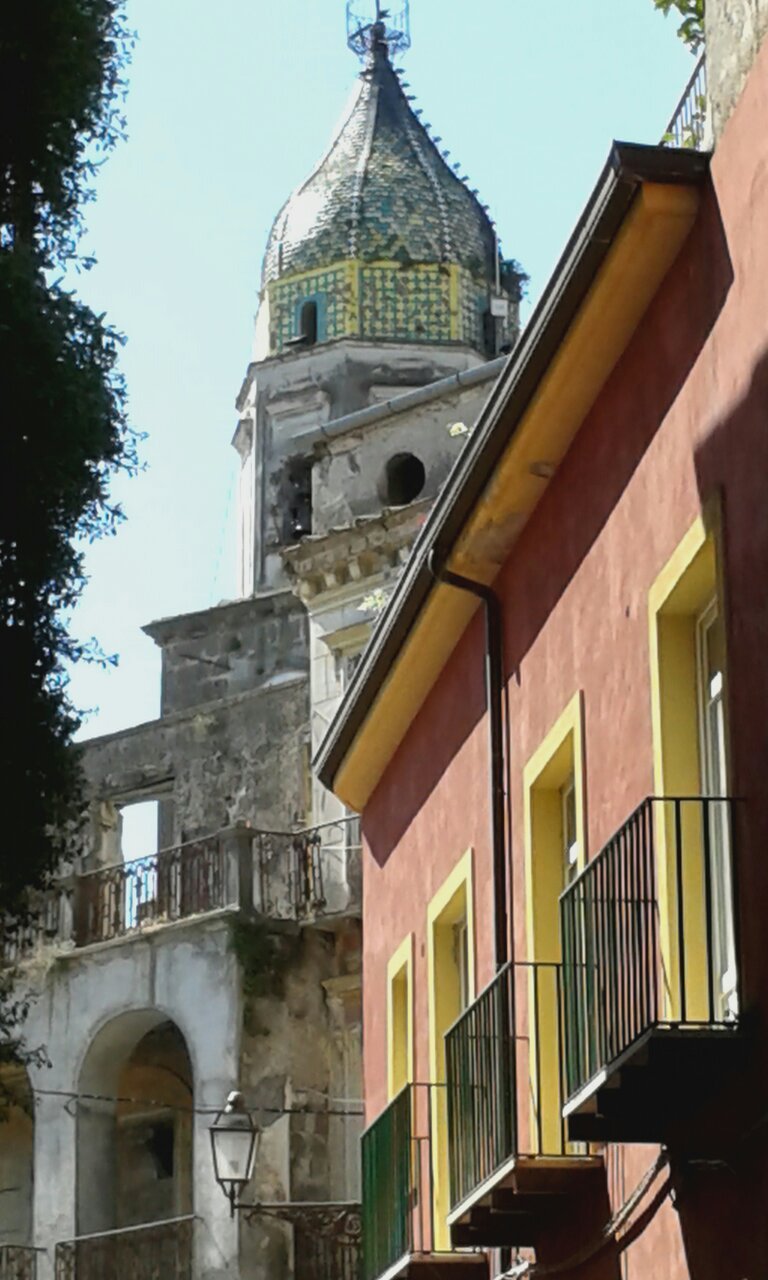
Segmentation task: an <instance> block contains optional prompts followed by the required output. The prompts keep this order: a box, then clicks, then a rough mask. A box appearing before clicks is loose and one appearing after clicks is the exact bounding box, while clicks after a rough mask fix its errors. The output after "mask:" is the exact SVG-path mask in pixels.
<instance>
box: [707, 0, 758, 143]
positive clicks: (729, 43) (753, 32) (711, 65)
mask: <svg viewBox="0 0 768 1280" xmlns="http://www.w3.org/2000/svg"><path fill="white" fill-rule="evenodd" d="M767 32H768V0H707V3H706V51H707V84H708V95H709V103H710V111H711V119H712V127H713V131H714V135H715V140H717V138H719V136H720V134H721V133H722V131H723V129H724V127H725V125H726V123H727V120H728V117H729V116H730V114H731V112H732V110H733V108H734V107H735V105H736V102H737V100H738V98H739V95H740V94H741V91H742V89H743V87H744V82H745V80H746V78H747V75H748V74H749V70H750V67H751V66H752V64H753V62H754V60H755V58H756V57H757V52H758V49H759V48H760V45H761V43H762V41H763V39H764V37H765V35H766V33H767Z"/></svg>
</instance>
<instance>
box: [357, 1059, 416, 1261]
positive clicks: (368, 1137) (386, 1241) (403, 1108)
mask: <svg viewBox="0 0 768 1280" xmlns="http://www.w3.org/2000/svg"><path fill="white" fill-rule="evenodd" d="M431 1104H432V1086H430V1085H422V1084H411V1085H406V1086H405V1088H404V1089H401V1091H400V1093H398V1095H397V1097H395V1098H393V1100H392V1102H390V1104H389V1106H388V1107H387V1108H386V1110H385V1111H382V1113H381V1115H380V1116H379V1117H378V1119H377V1120H374V1122H373V1124H372V1125H370V1127H369V1128H368V1129H366V1131H365V1133H364V1134H363V1138H362V1163H363V1270H362V1276H363V1280H377V1277H378V1276H381V1275H383V1274H384V1272H385V1271H387V1270H388V1269H389V1268H390V1267H391V1266H393V1264H394V1263H396V1262H398V1261H399V1260H400V1259H401V1258H403V1257H406V1256H407V1255H409V1254H412V1253H430V1252H431V1251H432V1249H433V1247H434V1217H433V1201H434V1194H433V1173H432V1105H431Z"/></svg>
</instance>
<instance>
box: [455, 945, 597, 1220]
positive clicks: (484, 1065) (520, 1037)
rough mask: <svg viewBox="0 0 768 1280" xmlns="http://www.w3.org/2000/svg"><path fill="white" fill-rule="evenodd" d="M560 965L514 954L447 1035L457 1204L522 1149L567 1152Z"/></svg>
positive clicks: (539, 1153) (543, 1153) (537, 1152)
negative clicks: (515, 958) (517, 958)
mask: <svg viewBox="0 0 768 1280" xmlns="http://www.w3.org/2000/svg"><path fill="white" fill-rule="evenodd" d="M561 1048H562V987H561V970H560V965H558V964H554V963H544V962H541V963H539V962H513V961H510V962H509V963H508V964H506V965H504V967H503V968H502V969H501V970H500V971H499V973H498V974H497V975H496V977H495V978H494V979H493V981H492V982H490V983H489V984H488V986H487V987H486V988H485V989H484V990H483V991H482V992H481V993H480V995H479V996H478V997H477V999H476V1000H474V1001H473V1003H472V1004H471V1005H470V1006H469V1008H468V1009H466V1010H465V1012H464V1013H463V1014H462V1015H461V1017H460V1018H458V1019H457V1021H456V1022H455V1023H454V1024H453V1026H452V1027H451V1029H450V1030H449V1031H448V1033H447V1035H446V1037H445V1058H446V1080H447V1100H448V1158H449V1169H450V1187H451V1205H452V1207H453V1208H456V1206H457V1205H459V1204H461V1203H462V1201H464V1200H465V1199H467V1198H468V1197H469V1196H471V1195H472V1193H473V1192H474V1191H475V1190H476V1189H477V1188H478V1187H479V1186H481V1184H482V1183H484V1182H485V1181H486V1180H487V1179H489V1178H491V1177H493V1175H494V1174H495V1173H496V1172H497V1170H499V1169H500V1168H502V1166H503V1165H505V1164H506V1163H507V1162H508V1161H510V1160H511V1159H514V1158H515V1157H518V1156H523V1155H524V1156H563V1155H567V1154H571V1153H576V1152H577V1150H579V1151H580V1148H579V1149H577V1148H576V1147H574V1146H573V1145H571V1146H569V1144H568V1142H567V1138H566V1131H565V1124H564V1121H563V1119H562V1096H563V1087H562V1086H563V1080H562V1056H563V1055H562V1052H561Z"/></svg>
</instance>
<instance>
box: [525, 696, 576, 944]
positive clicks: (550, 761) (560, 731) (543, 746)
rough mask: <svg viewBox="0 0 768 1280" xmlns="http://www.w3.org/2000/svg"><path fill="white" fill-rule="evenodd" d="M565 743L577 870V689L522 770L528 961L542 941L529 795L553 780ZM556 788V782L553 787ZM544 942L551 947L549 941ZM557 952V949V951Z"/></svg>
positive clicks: (531, 802)
mask: <svg viewBox="0 0 768 1280" xmlns="http://www.w3.org/2000/svg"><path fill="white" fill-rule="evenodd" d="M569 739H570V740H571V742H572V746H573V781H574V788H575V798H576V835H577V839H578V842H579V863H578V865H579V870H581V868H582V867H583V866H585V865H586V856H587V802H586V774H585V769H584V694H583V691H582V690H581V689H580V690H579V691H578V693H575V694H574V695H573V697H572V698H571V700H570V702H569V703H568V705H567V706H566V707H565V709H564V710H563V711H562V712H561V714H560V715H559V716H558V718H557V720H556V721H555V723H554V724H553V725H552V728H551V729H550V730H549V732H548V733H547V734H546V736H545V737H544V739H543V741H542V742H541V743H540V745H539V746H538V747H537V748H536V750H535V751H534V753H533V755H532V756H531V757H530V759H529V760H528V762H527V764H526V765H525V767H524V769H523V790H524V796H525V804H524V834H523V839H524V846H525V912H526V930H527V939H528V954H529V956H530V959H531V960H536V959H538V958H539V956H538V955H537V951H538V952H539V954H540V953H541V949H542V942H543V940H542V939H541V938H540V939H539V940H538V944H539V945H538V947H537V942H536V937H535V927H534V921H535V915H534V908H535V891H534V865H533V825H534V824H533V793H534V791H535V790H536V789H537V788H545V787H547V785H548V782H549V779H550V778H551V777H553V776H555V774H556V771H557V769H558V765H559V764H560V762H561V761H562V757H563V754H564V753H565V751H566V749H567V747H568V745H569ZM553 785H560V783H559V782H558V783H557V784H553ZM547 942H548V943H549V944H550V945H552V946H554V940H553V939H551V938H550V939H547ZM558 949H559V948H558Z"/></svg>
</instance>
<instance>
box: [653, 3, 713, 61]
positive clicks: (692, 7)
mask: <svg viewBox="0 0 768 1280" xmlns="http://www.w3.org/2000/svg"><path fill="white" fill-rule="evenodd" d="M653 3H654V5H655V7H656V8H657V9H660V10H661V12H662V13H663V14H664V15H665V16H666V15H668V14H669V13H671V12H672V11H673V10H674V12H675V13H676V14H678V16H679V17H680V18H682V21H681V23H680V26H679V27H678V28H677V34H678V35H679V37H680V39H681V40H682V41H683V43H684V44H687V45H688V47H689V49H690V50H691V52H692V53H698V51H699V49H700V48H701V47H702V45H703V44H704V0H653Z"/></svg>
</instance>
